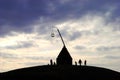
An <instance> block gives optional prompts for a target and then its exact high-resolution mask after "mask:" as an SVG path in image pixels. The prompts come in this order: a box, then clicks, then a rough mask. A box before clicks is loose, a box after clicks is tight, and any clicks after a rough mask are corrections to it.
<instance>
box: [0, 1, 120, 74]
mask: <svg viewBox="0 0 120 80" xmlns="http://www.w3.org/2000/svg"><path fill="white" fill-rule="evenodd" d="M55 27H56V28H58V29H59V30H60V32H61V34H62V37H63V39H64V42H65V44H66V47H67V49H68V51H69V52H70V55H71V56H72V58H73V64H74V62H75V61H78V60H79V59H82V61H84V60H87V65H89V66H97V67H104V68H108V69H112V70H115V71H119V72H120V0H0V72H6V71H9V70H14V69H18V68H24V67H32V66H41V65H48V64H49V63H50V62H49V60H50V59H52V60H53V61H56V57H57V56H58V54H59V52H60V51H61V49H62V47H63V44H62V41H61V39H60V37H59V34H58V32H57V30H56V28H55ZM51 32H54V33H55V37H51Z"/></svg>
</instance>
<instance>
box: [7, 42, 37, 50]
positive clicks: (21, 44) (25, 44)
mask: <svg viewBox="0 0 120 80" xmlns="http://www.w3.org/2000/svg"><path fill="white" fill-rule="evenodd" d="M33 46H35V45H34V44H33V42H26V41H21V42H17V45H13V46H6V48H7V49H20V48H29V47H33Z"/></svg>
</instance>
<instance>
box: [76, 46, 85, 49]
mask: <svg viewBox="0 0 120 80" xmlns="http://www.w3.org/2000/svg"><path fill="white" fill-rule="evenodd" d="M75 49H78V50H83V49H86V47H84V46H75Z"/></svg>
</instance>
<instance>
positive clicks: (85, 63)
mask: <svg viewBox="0 0 120 80" xmlns="http://www.w3.org/2000/svg"><path fill="white" fill-rule="evenodd" d="M78 63H79V65H80V66H81V65H82V63H83V62H82V60H81V59H80V60H79V61H78ZM75 65H77V62H76V61H75ZM84 65H85V66H86V65H87V60H85V61H84Z"/></svg>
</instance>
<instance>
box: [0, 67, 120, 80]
mask: <svg viewBox="0 0 120 80" xmlns="http://www.w3.org/2000/svg"><path fill="white" fill-rule="evenodd" d="M0 80H120V73H119V72H116V71H113V70H110V69H106V68H100V67H93V66H75V65H71V66H67V65H66V66H60V65H59V66H58V65H44V66H36V67H29V68H22V69H16V70H12V71H8V72H4V73H1V74H0Z"/></svg>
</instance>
